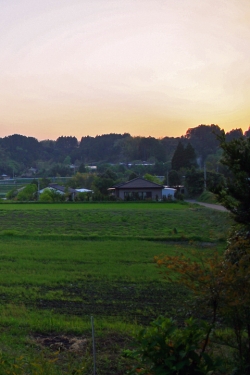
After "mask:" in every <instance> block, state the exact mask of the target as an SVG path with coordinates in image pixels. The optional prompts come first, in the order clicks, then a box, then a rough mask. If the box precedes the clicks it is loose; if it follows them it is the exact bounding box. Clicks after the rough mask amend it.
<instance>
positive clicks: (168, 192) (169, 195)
mask: <svg viewBox="0 0 250 375" xmlns="http://www.w3.org/2000/svg"><path fill="white" fill-rule="evenodd" d="M176 191H177V189H174V188H170V187H168V186H164V189H163V190H162V199H173V200H174V199H175V196H174V195H175V193H176Z"/></svg>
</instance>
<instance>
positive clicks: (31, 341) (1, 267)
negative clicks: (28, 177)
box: [0, 203, 231, 374]
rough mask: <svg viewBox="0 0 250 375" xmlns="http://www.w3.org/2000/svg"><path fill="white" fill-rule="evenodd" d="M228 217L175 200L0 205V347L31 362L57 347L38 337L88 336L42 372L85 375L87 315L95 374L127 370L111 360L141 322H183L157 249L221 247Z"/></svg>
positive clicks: (178, 291) (179, 298) (182, 294)
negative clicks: (95, 358) (161, 317)
mask: <svg viewBox="0 0 250 375" xmlns="http://www.w3.org/2000/svg"><path fill="white" fill-rule="evenodd" d="M230 224H231V219H230V216H229V214H227V213H224V212H219V211H214V210H210V209H207V208H204V207H199V206H196V205H188V204H178V203H169V204H167V203H154V204H153V203H127V204H126V203H121V204H120V203H103V204H101V203H85V204H80V203H78V204H76V203H72V204H1V205H0V298H1V304H0V331H1V332H2V335H1V336H0V349H1V350H2V352H3V353H4V355H7V356H8V358H12V356H13V355H14V356H16V357H17V356H20V355H24V356H27V357H28V358H31V357H32V356H35V357H36V361H38V357H39V356H40V354H41V350H42V353H45V357H43V360H45V361H47V362H46V363H47V364H48V361H49V360H50V359H51V356H53V355H54V354H53V353H54V351H53V348H51V347H50V346H49V347H48V345H47V346H46V344H45V341H42V344H41V340H42V339H41V337H45V338H47V340H49V338H50V339H51V338H54V337H55V336H60V337H61V340H62V336H63V337H66V336H67V340H69V338H70V337H77V338H86V340H87V341H86V342H87V343H86V347H84V349H82V351H80V352H77V353H76V352H72V351H68V350H66V349H65V353H64V354H63V353H60V354H59V357H58V358H59V359H58V358H57V359H58V361H57V362H56V363H57V364H55V365H54V364H53V365H52V364H51V366H50V367H49V372H48V373H51V374H53V373H56V374H69V373H72V371H71V370H72V369H74V371H78V370H79V369H82V370H81V371H82V372H78V373H82V374H89V373H91V372H90V368H91V363H92V359H91V355H90V350H91V349H90V348H91V326H90V317H91V316H93V317H94V319H95V324H96V336H97V350H99V367H100V369H99V371H98V374H125V370H126V368H125V364H124V363H123V362H122V360H120V359H119V360H118V359H117V358H118V357H119V358H120V351H121V349H122V347H123V346H126V345H129V342H130V335H131V333H132V332H133V331H135V330H136V329H137V327H138V325H141V324H143V325H144V324H148V323H149V322H150V321H151V320H152V319H154V318H155V317H157V316H158V315H160V314H165V315H168V316H172V317H174V318H176V319H178V320H180V321H182V320H183V319H184V316H183V303H184V302H185V300H187V301H188V293H187V291H186V290H184V289H183V288H181V287H180V286H177V285H175V284H170V283H168V282H167V281H166V280H164V278H163V276H162V275H161V274H160V273H159V269H158V268H157V267H156V265H155V263H154V261H153V258H154V256H155V255H159V254H178V253H184V254H188V255H190V256H191V257H192V256H193V251H196V252H198V253H199V255H202V256H206V255H207V254H211V253H213V252H214V251H215V249H217V250H219V251H222V250H223V249H224V248H225V240H226V236H227V230H228V228H229V225H230ZM39 337H40V338H39ZM38 338H39V339H38ZM39 340H40V341H39ZM65 340H66V339H65ZM47 342H48V341H47ZM49 342H50V341H49ZM65 345H66V344H65ZM98 348H99V349H98ZM1 350H0V351H1ZM111 352H112V353H111ZM39 358H40V357H39ZM39 361H41V359H39ZM82 361H85V362H84V365H83V363H82ZM0 362H1V358H0ZM114 362H116V364H114ZM66 364H67V365H66ZM17 366H19V367H18V368H19V370H20V372H19V373H20V374H24V373H25V372H24V370H23V367H22V364H20V363H19V364H17ZM67 366H68V367H67ZM69 367H70V369H71V370H70V371H71V372H69ZM83 367H84V369H83ZM22 371H23V372H22ZM79 371H80V370H79ZM17 373H18V372H17ZM27 373H28V372H27ZM29 373H34V374H40V373H38V372H37V373H36V372H34V371H33V372H29ZM76 373H77V372H76ZM0 374H1V371H0ZM13 374H14V372H13ZM41 374H45V372H41Z"/></svg>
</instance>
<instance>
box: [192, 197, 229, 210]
mask: <svg viewBox="0 0 250 375" xmlns="http://www.w3.org/2000/svg"><path fill="white" fill-rule="evenodd" d="M186 202H188V203H197V204H200V205H201V206H204V207H207V208H212V209H213V210H218V211H224V212H229V211H228V210H227V209H226V208H225V207H223V206H220V205H218V204H211V203H203V202H198V201H196V200H193V199H187V200H186Z"/></svg>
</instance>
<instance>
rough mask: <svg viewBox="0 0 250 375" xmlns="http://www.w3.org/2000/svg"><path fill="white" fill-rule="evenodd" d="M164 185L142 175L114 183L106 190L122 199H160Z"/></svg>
mask: <svg viewBox="0 0 250 375" xmlns="http://www.w3.org/2000/svg"><path fill="white" fill-rule="evenodd" d="M163 188H164V186H163V185H159V184H156V183H155V182H151V181H148V180H145V179H144V178H142V177H137V178H134V179H133V180H130V181H127V182H125V183H121V184H118V185H114V186H112V187H111V188H109V189H108V190H109V191H110V193H111V194H112V195H113V196H115V197H116V198H120V199H122V200H147V199H148V200H161V199H162V190H163Z"/></svg>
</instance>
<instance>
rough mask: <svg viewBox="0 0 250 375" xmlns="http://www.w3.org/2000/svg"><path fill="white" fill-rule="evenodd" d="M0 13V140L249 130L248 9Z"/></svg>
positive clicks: (70, 1)
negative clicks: (195, 129)
mask: <svg viewBox="0 0 250 375" xmlns="http://www.w3.org/2000/svg"><path fill="white" fill-rule="evenodd" d="M0 5H1V8H0V9H1V11H0V137H4V136H7V135H11V134H15V133H17V134H23V135H27V136H33V137H36V138H37V139H39V140H42V139H56V138H58V137H59V136H61V135H64V136H65V135H73V136H76V137H77V138H78V139H79V140H80V139H81V137H82V136H86V135H91V136H96V135H101V134H108V133H130V134H131V135H132V136H137V135H141V136H153V137H156V138H159V137H164V136H174V137H176V136H181V135H184V134H185V133H186V130H187V129H188V128H190V127H191V128H192V127H196V126H198V125H199V124H207V125H210V124H218V125H219V126H220V127H221V128H223V129H225V130H226V131H229V130H231V129H234V128H242V130H243V131H245V130H247V129H248V127H249V126H250V67H249V64H250V2H249V0H0Z"/></svg>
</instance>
